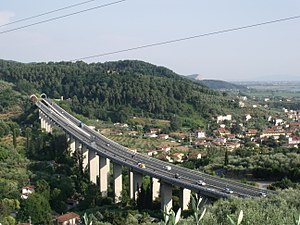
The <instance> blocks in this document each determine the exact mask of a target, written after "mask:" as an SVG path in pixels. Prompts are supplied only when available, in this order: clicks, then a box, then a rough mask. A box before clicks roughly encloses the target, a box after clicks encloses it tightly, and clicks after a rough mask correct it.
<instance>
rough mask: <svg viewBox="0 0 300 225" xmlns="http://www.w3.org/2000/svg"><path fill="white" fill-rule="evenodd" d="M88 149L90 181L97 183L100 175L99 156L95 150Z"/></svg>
mask: <svg viewBox="0 0 300 225" xmlns="http://www.w3.org/2000/svg"><path fill="white" fill-rule="evenodd" d="M88 151H89V153H88V156H89V170H90V181H91V182H93V183H94V184H97V177H98V176H99V157H98V155H97V154H96V152H95V151H94V150H91V149H89V150H88Z"/></svg>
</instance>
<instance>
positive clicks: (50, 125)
mask: <svg viewBox="0 0 300 225" xmlns="http://www.w3.org/2000/svg"><path fill="white" fill-rule="evenodd" d="M48 123H49V133H52V132H53V122H52V120H50V118H49V122H48Z"/></svg>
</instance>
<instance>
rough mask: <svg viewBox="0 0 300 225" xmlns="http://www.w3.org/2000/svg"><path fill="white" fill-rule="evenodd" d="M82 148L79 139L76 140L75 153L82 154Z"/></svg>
mask: <svg viewBox="0 0 300 225" xmlns="http://www.w3.org/2000/svg"><path fill="white" fill-rule="evenodd" d="M81 148H82V144H81V142H80V141H79V140H78V139H75V151H76V152H78V153H80V152H81Z"/></svg>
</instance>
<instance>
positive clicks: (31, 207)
mask: <svg viewBox="0 0 300 225" xmlns="http://www.w3.org/2000/svg"><path fill="white" fill-rule="evenodd" d="M28 218H31V220H32V223H33V224H52V222H51V208H50V205H49V202H48V200H47V199H46V198H45V197H44V196H43V195H40V194H38V193H33V194H31V195H30V196H29V197H28V199H26V200H23V201H22V203H21V208H20V210H19V213H18V216H17V219H18V220H19V221H28Z"/></svg>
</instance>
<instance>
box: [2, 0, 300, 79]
mask: <svg viewBox="0 0 300 225" xmlns="http://www.w3.org/2000/svg"><path fill="white" fill-rule="evenodd" d="M84 1H85V0H51V1H50V0H48V1H40V0H26V1H18V0H10V1H5V0H0V26H1V25H3V24H6V23H8V22H13V21H16V20H19V19H22V18H25V17H29V16H33V15H37V14H40V13H43V12H47V11H51V10H55V9H58V8H61V7H65V6H68V5H72V4H76V3H81V2H84ZM114 1H116V0H95V1H93V2H90V3H89V4H85V5H81V6H78V7H75V8H72V9H69V10H64V11H60V12H57V13H54V14H51V15H47V16H44V17H40V18H36V19H33V20H29V21H26V22H23V23H15V24H12V25H9V26H3V27H0V58H1V59H5V60H14V61H19V62H25V63H27V62H49V61H69V60H73V59H78V58H81V57H86V56H90V55H95V54H102V53H107V52H113V51H118V50H122V49H127V48H132V47H137V46H141V45H146V44H151V43H156V42H161V41H168V40H173V39H178V38H184V37H189V36H194V35H199V34H204V33H209V32H214V31H219V30H224V29H229V28H235V27H240V26H246V25H251V24H256V23H261V22H265V21H270V20H275V19H280V18H285V17H291V16H298V15H300V1H299V0H284V1H282V0H264V1H262V0H251V1H241V0H226V1H224V0H209V1H204V0H188V1H183V0H126V1H124V2H121V3H118V4H115V5H111V6H108V7H105V8H101V9H96V10H92V11H89V12H85V13H81V14H77V15H74V16H71V17H67V18H63V19H60V20H56V21H53V22H48V23H44V24H39V25H36V26H31V27H27V28H25V29H21V30H16V31H12V32H9V33H3V34H1V32H3V31H5V30H8V29H13V28H17V27H20V26H24V25H27V24H30V23H35V22H39V21H41V20H45V19H49V18H52V17H57V16H61V15H64V14H69V13H72V12H75V11H80V10H83V9H86V8H91V7H95V6H98V5H102V4H107V3H110V2H114ZM125 59H134V60H142V61H146V62H149V63H152V64H155V65H159V66H164V67H167V68H169V69H171V70H173V71H174V72H176V73H178V74H181V75H191V74H200V75H201V76H202V77H203V78H204V79H220V80H226V81H246V80H300V63H299V60H300V19H297V20H292V21H287V22H282V23H276V24H270V25H266V26H260V27H255V28H250V29H245V30H240V31H236V32H231V33H225V34H219V35H214V36H206V37H201V38H197V39H192V40H188V41H183V42H177V43H173V44H169V45H163V46H157V47H152V48H144V49H139V50H136V51H129V52H123V53H119V54H114V55H109V56H103V57H97V58H92V59H87V60H84V61H85V62H88V63H90V62H106V61H117V60H125Z"/></svg>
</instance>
